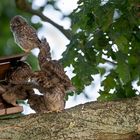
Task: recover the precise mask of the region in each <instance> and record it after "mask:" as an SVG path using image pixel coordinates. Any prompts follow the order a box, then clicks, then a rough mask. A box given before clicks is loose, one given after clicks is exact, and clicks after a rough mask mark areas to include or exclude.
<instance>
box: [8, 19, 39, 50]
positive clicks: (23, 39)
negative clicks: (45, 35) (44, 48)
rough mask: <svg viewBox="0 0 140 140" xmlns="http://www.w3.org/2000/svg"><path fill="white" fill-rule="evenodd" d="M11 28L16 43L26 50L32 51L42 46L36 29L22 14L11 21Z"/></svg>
mask: <svg viewBox="0 0 140 140" xmlns="http://www.w3.org/2000/svg"><path fill="white" fill-rule="evenodd" d="M10 28H11V31H12V33H13V35H14V38H15V41H16V43H17V44H18V45H19V46H20V47H21V48H22V49H23V50H24V51H25V52H30V51H31V50H32V49H33V48H38V47H39V46H40V40H39V39H38V37H37V33H36V30H35V29H34V28H33V27H32V26H30V25H29V24H28V23H27V21H26V20H25V19H24V18H23V17H21V16H15V17H13V18H12V19H11V21H10Z"/></svg>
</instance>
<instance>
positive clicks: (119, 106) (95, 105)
mask: <svg viewBox="0 0 140 140" xmlns="http://www.w3.org/2000/svg"><path fill="white" fill-rule="evenodd" d="M139 126H140V97H135V98H131V99H126V100H121V101H111V102H91V103H86V104H83V105H79V106H76V107H74V108H71V109H68V110H65V111H63V112H61V113H48V114H32V115H28V116H24V117H20V118H15V119H7V120H0V140H29V139H30V140H136V139H137V140H140V136H139V135H138V133H140V132H139V130H140V128H138V127H139Z"/></svg>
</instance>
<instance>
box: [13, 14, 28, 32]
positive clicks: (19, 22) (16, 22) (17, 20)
mask: <svg viewBox="0 0 140 140" xmlns="http://www.w3.org/2000/svg"><path fill="white" fill-rule="evenodd" d="M26 24H27V22H26V19H24V18H23V17H21V16H19V15H17V16H15V17H13V18H12V19H11V21H10V28H11V30H12V31H16V30H17V29H18V28H20V27H21V26H24V25H26Z"/></svg>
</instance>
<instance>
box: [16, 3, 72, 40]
mask: <svg viewBox="0 0 140 140" xmlns="http://www.w3.org/2000/svg"><path fill="white" fill-rule="evenodd" d="M15 2H16V6H17V8H19V9H21V10H24V11H25V12H28V13H30V14H33V15H37V16H39V17H40V18H41V19H42V20H44V21H46V22H48V23H50V24H51V25H53V26H54V27H56V28H57V29H58V30H59V31H60V32H62V33H63V34H64V35H65V36H66V37H67V38H68V39H69V40H70V39H71V37H72V34H71V31H70V30H66V29H64V28H63V26H61V25H59V24H57V23H55V22H54V21H52V20H51V19H49V18H48V17H46V16H45V15H43V14H42V12H41V11H38V10H33V9H32V8H31V6H30V5H29V4H28V3H27V2H26V0H15Z"/></svg>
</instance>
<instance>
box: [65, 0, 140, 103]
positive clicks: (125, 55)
mask: <svg viewBox="0 0 140 140" xmlns="http://www.w3.org/2000/svg"><path fill="white" fill-rule="evenodd" d="M138 5H139V0H133V1H132V0H123V1H122V0H117V1H116V0H108V1H106V2H105V1H101V0H79V1H78V7H77V8H76V9H75V10H74V11H73V13H72V14H71V19H72V32H73V38H72V39H71V42H70V44H69V45H68V46H67V50H66V51H65V52H64V53H63V61H64V65H65V66H69V65H70V64H72V65H73V67H74V73H75V74H76V76H75V77H73V79H72V81H73V83H74V85H75V86H76V87H77V92H79V93H80V92H81V91H82V90H83V88H84V86H86V85H89V84H90V83H91V82H92V80H93V78H92V75H93V74H97V73H100V75H101V76H104V75H105V74H106V72H107V71H106V69H107V68H106V67H100V64H106V63H107V64H108V65H112V66H113V69H111V70H110V71H109V72H108V74H107V75H106V76H105V78H104V80H102V83H101V85H102V86H103V90H100V97H99V98H98V99H99V100H110V99H118V98H126V97H132V96H135V95H136V90H135V89H134V88H133V86H132V83H133V81H135V80H138V84H139V82H140V78H139V77H140V65H139V62H140V57H139V56H140V49H139V46H140V17H139V8H138ZM111 91H113V93H112V92H111Z"/></svg>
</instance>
